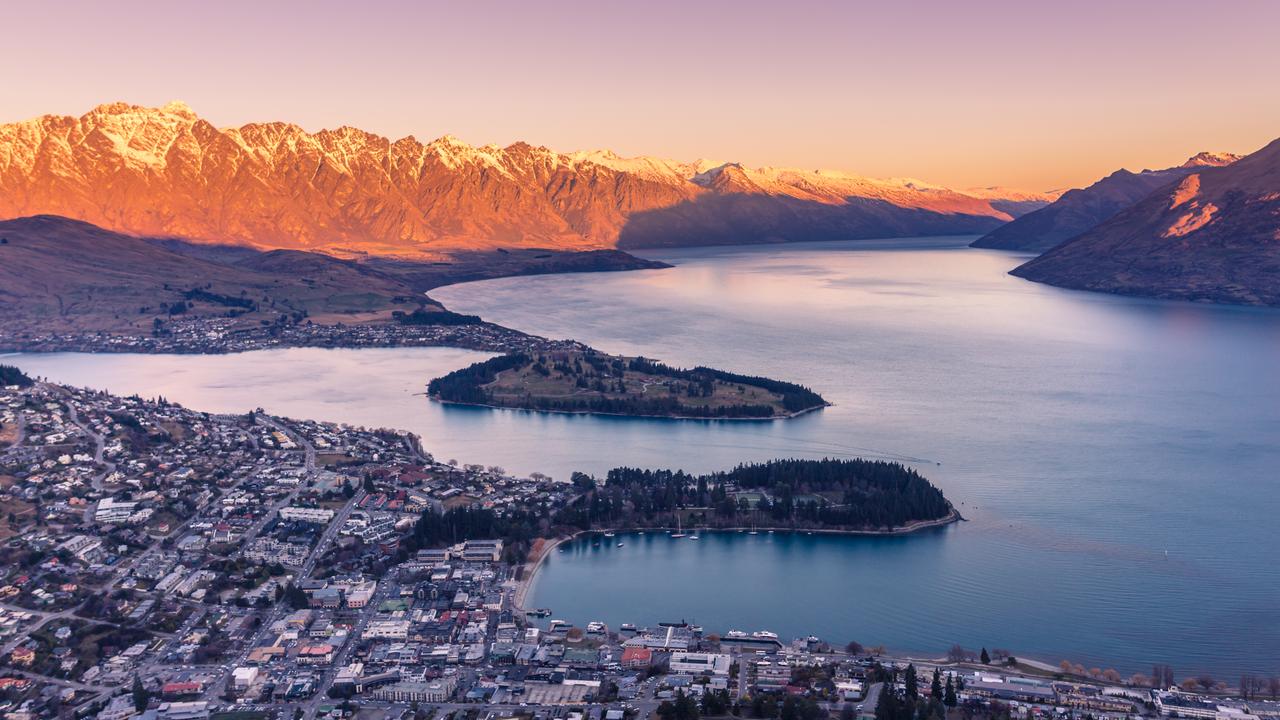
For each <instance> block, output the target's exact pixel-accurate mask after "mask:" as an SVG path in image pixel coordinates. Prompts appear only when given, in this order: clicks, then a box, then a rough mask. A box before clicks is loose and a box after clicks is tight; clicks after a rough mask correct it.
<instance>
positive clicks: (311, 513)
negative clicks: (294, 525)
mask: <svg viewBox="0 0 1280 720" xmlns="http://www.w3.org/2000/svg"><path fill="white" fill-rule="evenodd" d="M280 519H281V520H288V521H290V522H294V521H296V522H308V523H316V524H318V525H323V524H326V523H328V522H329V521H330V520H332V519H333V511H332V510H329V509H326V508H309V507H292V506H291V507H282V508H280Z"/></svg>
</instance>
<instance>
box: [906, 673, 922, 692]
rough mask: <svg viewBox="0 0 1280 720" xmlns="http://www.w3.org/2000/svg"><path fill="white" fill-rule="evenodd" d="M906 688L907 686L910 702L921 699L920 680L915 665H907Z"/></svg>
mask: <svg viewBox="0 0 1280 720" xmlns="http://www.w3.org/2000/svg"><path fill="white" fill-rule="evenodd" d="M906 686H907V699H908V700H915V699H916V698H918V697H920V685H919V679H918V678H917V677H916V666H915V665H907V679H906Z"/></svg>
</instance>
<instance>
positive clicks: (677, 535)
mask: <svg viewBox="0 0 1280 720" xmlns="http://www.w3.org/2000/svg"><path fill="white" fill-rule="evenodd" d="M671 537H673V538H682V537H684V529H682V528H681V527H680V516H679V515H676V531H675V532H673V533H671Z"/></svg>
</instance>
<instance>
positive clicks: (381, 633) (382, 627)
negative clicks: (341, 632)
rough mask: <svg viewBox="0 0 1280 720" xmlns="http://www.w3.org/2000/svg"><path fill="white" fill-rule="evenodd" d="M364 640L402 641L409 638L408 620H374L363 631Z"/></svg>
mask: <svg viewBox="0 0 1280 720" xmlns="http://www.w3.org/2000/svg"><path fill="white" fill-rule="evenodd" d="M364 637H366V638H382V639H386V640H404V639H405V638H407V637H409V621H408V620H375V621H373V622H371V623H369V625H368V627H366V628H365V629H364Z"/></svg>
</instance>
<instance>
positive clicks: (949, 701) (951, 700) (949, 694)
mask: <svg viewBox="0 0 1280 720" xmlns="http://www.w3.org/2000/svg"><path fill="white" fill-rule="evenodd" d="M942 702H943V704H944V705H946V706H947V707H955V706H956V702H957V701H956V686H955V685H954V684H952V682H951V676H950V675H948V676H947V689H946V690H945V691H944V692H943V695H942Z"/></svg>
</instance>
